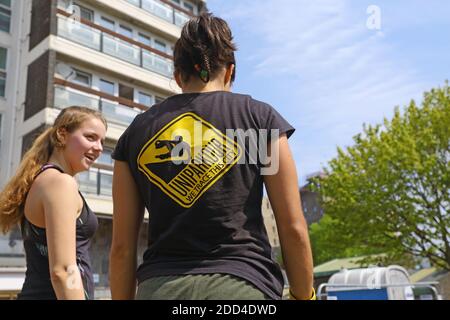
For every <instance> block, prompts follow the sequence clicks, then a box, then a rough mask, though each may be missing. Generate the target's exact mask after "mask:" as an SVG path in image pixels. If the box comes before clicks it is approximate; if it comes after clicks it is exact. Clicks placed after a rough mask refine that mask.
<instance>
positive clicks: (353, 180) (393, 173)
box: [311, 82, 450, 270]
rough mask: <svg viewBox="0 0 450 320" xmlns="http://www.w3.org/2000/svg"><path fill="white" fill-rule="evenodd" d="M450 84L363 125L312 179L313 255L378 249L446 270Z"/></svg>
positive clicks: (449, 255) (449, 257) (449, 263)
mask: <svg viewBox="0 0 450 320" xmlns="http://www.w3.org/2000/svg"><path fill="white" fill-rule="evenodd" d="M449 159H450V88H449V85H448V82H446V84H445V85H444V87H442V88H437V89H432V90H431V92H427V93H425V94H424V99H423V102H422V105H421V107H418V106H417V105H416V103H415V102H414V101H411V102H410V104H409V106H407V107H406V108H405V109H404V111H403V112H401V111H400V110H399V108H396V109H395V113H394V116H393V118H392V119H391V120H387V119H385V120H384V123H383V125H375V126H366V125H364V130H363V133H362V134H358V135H356V136H355V137H354V145H352V146H350V147H348V148H346V149H345V150H343V149H341V148H338V155H337V157H336V158H334V159H332V160H331V161H330V162H329V168H328V169H325V177H324V178H320V179H318V180H316V181H315V185H316V190H317V191H318V192H319V193H320V194H321V201H322V205H323V208H324V212H325V214H326V218H324V219H322V220H321V221H320V223H319V224H317V225H313V226H312V228H311V238H312V243H313V246H314V245H316V247H315V248H314V251H315V258H316V259H317V258H319V259H325V257H326V256H327V255H329V256H330V257H331V256H332V255H338V257H339V256H353V255H361V254H372V253H385V254H386V255H387V256H386V259H387V260H389V261H398V260H399V259H401V258H402V257H404V256H405V255H408V254H409V255H414V256H418V257H427V258H428V259H429V260H430V261H431V262H432V263H433V264H434V265H435V266H438V267H442V268H445V269H447V270H450V207H449V194H450V192H449V184H450V183H449V178H450V177H449Z"/></svg>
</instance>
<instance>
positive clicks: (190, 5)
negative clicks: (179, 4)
mask: <svg viewBox="0 0 450 320" xmlns="http://www.w3.org/2000/svg"><path fill="white" fill-rule="evenodd" d="M183 6H184V8H185V9H186V10H189V11H190V12H192V13H194V6H193V5H192V4H190V3H188V2H183Z"/></svg>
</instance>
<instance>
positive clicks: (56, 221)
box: [39, 172, 85, 300]
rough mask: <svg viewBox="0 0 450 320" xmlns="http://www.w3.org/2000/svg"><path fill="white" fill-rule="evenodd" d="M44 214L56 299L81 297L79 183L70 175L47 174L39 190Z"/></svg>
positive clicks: (82, 293) (82, 290) (82, 295)
mask: <svg viewBox="0 0 450 320" xmlns="http://www.w3.org/2000/svg"><path fill="white" fill-rule="evenodd" d="M39 195H40V198H41V201H42V205H43V209H44V215H45V228H46V234H47V248H48V258H49V266H50V277H51V282H52V285H53V289H54V290H55V293H56V297H57V298H58V299H79V300H84V299H85V296H84V288H83V282H82V280H81V275H80V272H79V269H78V266H77V262H76V219H77V215H78V212H79V209H80V197H79V195H78V185H77V183H76V181H75V180H74V179H73V178H72V177H71V176H69V175H65V174H60V173H56V172H49V173H46V176H45V178H44V179H41V185H40V192H39Z"/></svg>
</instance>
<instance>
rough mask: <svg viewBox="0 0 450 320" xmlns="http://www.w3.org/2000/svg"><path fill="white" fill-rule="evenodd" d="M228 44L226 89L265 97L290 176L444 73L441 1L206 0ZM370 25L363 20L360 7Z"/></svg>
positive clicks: (445, 25) (449, 25)
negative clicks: (375, 17) (223, 24)
mask: <svg viewBox="0 0 450 320" xmlns="http://www.w3.org/2000/svg"><path fill="white" fill-rule="evenodd" d="M207 3H208V8H209V9H210V11H212V12H213V13H214V14H215V15H218V16H220V17H222V18H224V19H225V20H227V22H228V23H229V24H230V26H231V29H232V31H233V34H234V38H235V42H236V43H237V45H238V52H237V78H236V82H235V85H234V88H233V91H234V92H239V93H247V94H250V95H252V96H253V97H254V98H255V99H258V100H263V101H265V102H268V103H270V104H271V105H272V106H274V107H275V108H276V109H277V110H278V111H279V112H280V113H281V114H282V115H283V116H284V117H285V118H286V119H288V121H289V122H290V123H291V124H292V125H293V126H294V127H295V128H296V129H297V130H296V132H295V134H294V135H293V136H292V138H290V146H291V149H292V150H293V153H294V157H295V160H296V163H297V170H298V172H299V178H300V181H299V182H300V183H301V184H303V183H304V182H305V176H306V175H308V174H310V173H312V172H315V171H318V170H320V169H321V168H322V167H323V166H325V165H326V163H327V162H328V161H329V160H330V159H332V158H333V157H334V156H335V155H336V147H337V146H341V147H345V146H348V145H351V144H352V141H353V140H352V137H353V136H354V135H355V134H357V133H359V132H361V131H362V125H363V123H368V124H375V123H380V122H381V121H382V120H383V117H388V118H390V117H391V116H392V114H393V110H394V107H395V106H402V107H403V106H405V105H406V104H407V103H408V102H409V101H410V100H411V99H415V100H416V101H420V100H421V98H422V94H423V92H424V91H427V90H429V89H430V88H432V87H436V86H442V85H443V84H444V82H445V80H446V79H449V80H450V18H449V17H450V1H447V0H428V1H423V0H409V1H407V0H395V1H393V0H385V1H377V0H373V1H364V0H358V1H356V0H353V1H348V0H208V2H207ZM371 5H375V6H377V7H378V8H379V10H380V11H379V12H380V29H379V30H377V29H373V28H372V29H369V28H368V27H367V21H368V20H370V18H371V14H372V13H373V11H371V12H370V13H368V12H367V9H368V8H369V6H371Z"/></svg>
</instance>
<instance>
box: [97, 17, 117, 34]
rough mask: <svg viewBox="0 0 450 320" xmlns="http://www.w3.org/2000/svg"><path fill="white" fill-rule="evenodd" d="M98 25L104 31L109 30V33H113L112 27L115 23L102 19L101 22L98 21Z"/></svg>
mask: <svg viewBox="0 0 450 320" xmlns="http://www.w3.org/2000/svg"><path fill="white" fill-rule="evenodd" d="M100 25H101V26H102V27H104V28H106V29H109V30H111V31H115V30H114V27H115V23H114V21H112V20H109V19H108V18H105V17H102V19H101V21H100Z"/></svg>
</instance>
